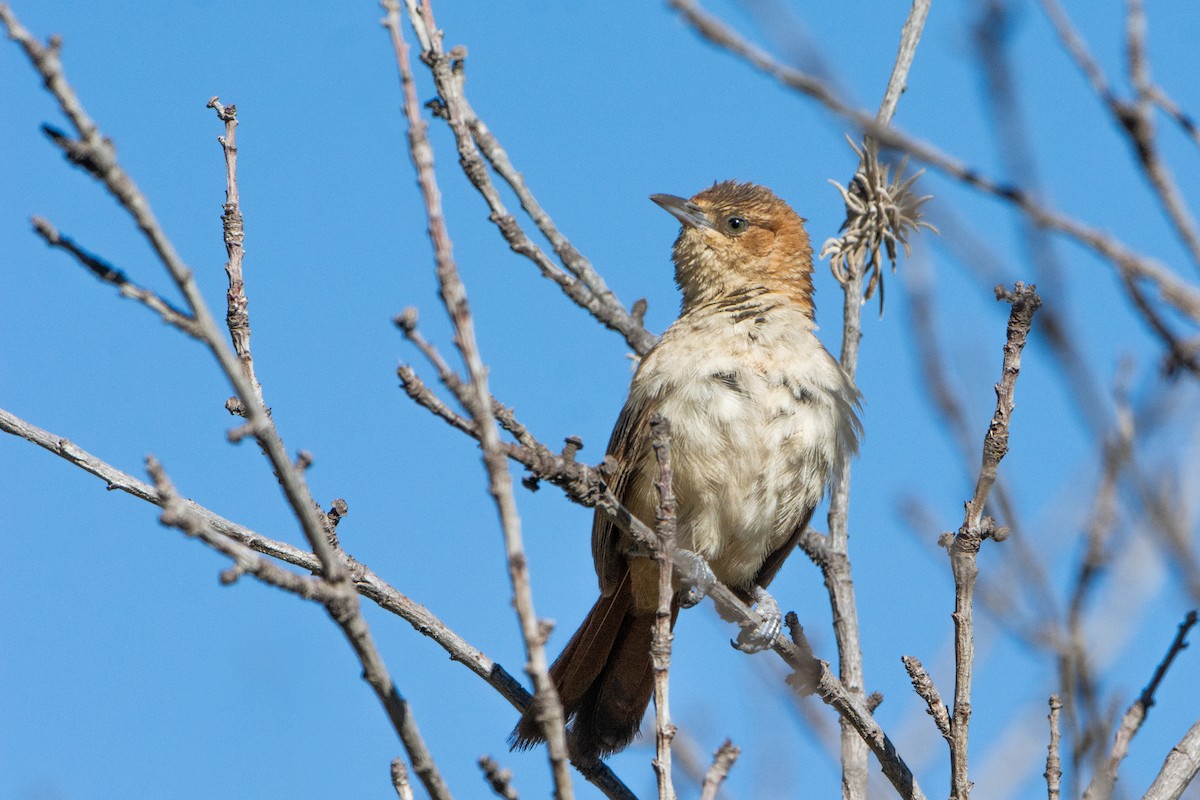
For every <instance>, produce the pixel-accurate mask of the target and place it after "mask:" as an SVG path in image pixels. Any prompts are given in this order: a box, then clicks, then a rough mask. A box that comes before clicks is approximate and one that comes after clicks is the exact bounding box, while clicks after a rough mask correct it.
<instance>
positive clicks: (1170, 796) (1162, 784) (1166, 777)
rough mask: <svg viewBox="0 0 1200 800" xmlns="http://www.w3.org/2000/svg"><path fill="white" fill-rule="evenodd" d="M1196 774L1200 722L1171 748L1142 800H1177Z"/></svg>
mask: <svg viewBox="0 0 1200 800" xmlns="http://www.w3.org/2000/svg"><path fill="white" fill-rule="evenodd" d="M1197 773H1200V722H1197V723H1196V724H1195V725H1193V726H1192V727H1191V728H1189V729H1188V732H1187V733H1185V734H1184V735H1183V739H1181V740H1180V742H1179V744H1177V745H1175V746H1174V747H1172V748H1171V752H1170V753H1168V754H1167V759H1166V761H1164V762H1163V765H1162V769H1161V770H1159V773H1158V775H1156V776H1155V778H1154V783H1152V784H1150V788H1149V789H1148V790H1146V794H1144V795H1142V800H1179V798H1180V797H1182V796H1183V792H1184V790H1185V789H1187V787H1188V786H1189V785H1191V783H1192V781H1194V780H1195V779H1196V774H1197Z"/></svg>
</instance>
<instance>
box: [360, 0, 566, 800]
mask: <svg viewBox="0 0 1200 800" xmlns="http://www.w3.org/2000/svg"><path fill="white" fill-rule="evenodd" d="M408 2H409V5H408V12H409V16H410V18H412V19H419V18H420V14H419V13H418V12H417V8H416V4H415V2H414V0H408ZM382 5H383V8H384V9H385V10H386V12H387V16H386V17H385V18H384V20H383V25H384V27H386V28H387V29H388V32H389V34H390V36H391V41H392V47H393V49H394V50H395V54H396V64H397V67H398V68H399V71H400V82H401V86H402V89H403V93H404V114H405V117H406V118H407V120H408V131H409V132H408V144H409V153H410V155H411V157H412V161H413V165H414V166H415V167H416V169H417V179H418V184H419V185H420V187H421V195H422V197H423V198H424V201H425V212H426V216H427V218H428V220H429V238H430V240H431V241H432V242H433V248H434V254H435V258H436V262H437V278H438V286H439V288H440V291H441V296H442V302H443V303H444V304H445V306H446V311H447V313H448V314H449V315H450V320H451V322H452V323H453V325H454V331H455V343H456V344H457V345H458V349H459V352H460V353H461V354H462V357H463V361H464V362H465V363H466V366H467V372H468V374H469V375H470V383H469V384H468V385H467V386H465V387H461V386H460V390H459V391H458V392H457V396H458V399H459V402H461V403H462V404H463V406H464V407H465V408H466V409H467V410H468V411H469V412H470V414H471V417H472V419H473V420H474V421H475V428H476V431H477V433H478V438H479V443H480V445H481V446H482V448H483V462H484V466H485V467H486V470H487V474H488V481H489V491H490V492H491V495H492V498H493V499H494V500H495V502H496V508H497V510H498V511H499V514H500V522H501V527H502V529H503V532H504V546H505V551H506V554H507V557H508V571H509V577H510V580H511V581H512V586H513V602H514V604H515V605H516V608H517V616H518V618H519V621H520V626H521V634H522V637H523V638H524V641H525V650H526V655H527V657H528V662H527V665H526V672H527V673H528V674H529V677H530V678H531V679H532V680H533V685H534V687H535V693H536V697H537V700H536V702H537V704H538V707H539V712H540V713H539V714H538V715H537V719H538V721H539V722H540V723H541V724H542V730H543V733H544V734H545V738H546V742H547V744H548V750H549V755H550V765H551V771H552V773H553V776H554V791H555V796H556V797H557V798H559V800H570V798H572V797H574V790H573V788H572V786H571V774H570V770H569V768H568V762H567V745H566V731H565V728H564V723H565V721H566V720H565V718H564V715H563V710H562V704H561V703H559V702H558V696H557V693H556V691H555V688H554V683H553V681H551V680H550V676H549V672H548V664H547V661H546V652H545V641H546V635H547V633H548V629H547V627H546V626H545V625H544V624H543V623H542V622H541V620H539V619H538V617H537V613H536V611H535V609H534V606H533V591H532V588H531V587H530V583H529V567H528V562H527V560H526V558H525V551H524V545H523V544H522V541H521V523H520V518H519V517H518V515H517V507H516V502H515V500H514V498H513V493H512V477H511V476H510V475H509V472H508V462H507V458H506V457H505V455H506V454H505V450H504V448H503V443H502V442H501V441H500V437H499V431H498V430H497V428H496V422H495V417H494V416H493V414H492V396H491V394H490V393H489V392H488V388H487V369H486V368H485V367H484V364H483V359H482V358H481V356H480V354H479V348H478V345H477V344H476V341H475V328H474V322H473V321H472V319H471V312H470V308H469V307H468V304H467V293H466V288H465V287H464V286H463V283H462V279H461V278H460V276H459V274H458V267H457V265H456V264H455V262H454V257H453V255H452V253H451V243H450V235H449V232H448V231H447V229H446V223H445V219H444V218H443V216H442V207H441V193H440V191H439V190H438V185H437V177H436V174H435V172H434V165H433V149H432V147H431V146H430V144H429V139H428V137H427V135H426V128H427V127H428V126H427V125H426V123H425V121H424V120H423V119H422V118H421V106H420V103H419V102H418V100H417V93H416V86H415V83H414V81H413V75H412V69H411V67H410V66H409V57H408V44H407V43H406V42H405V41H404V39H403V35H402V33H401V23H400V4H399V2H398V0H385V1H384V2H383V3H382Z"/></svg>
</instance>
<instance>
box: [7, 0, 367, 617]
mask: <svg viewBox="0 0 1200 800" xmlns="http://www.w3.org/2000/svg"><path fill="white" fill-rule="evenodd" d="M0 22H3V23H4V25H5V27H6V28H7V29H8V35H9V37H10V38H12V39H14V40H15V41H17V42H18V43H19V44H20V45H21V47H22V48H23V49H24V50H25V53H26V55H27V56H28V57H29V60H30V62H31V63H32V64H33V66H34V67H35V68H36V69H37V71H38V73H39V74H41V76H42V79H43V81H44V82H45V85H46V88H47V90H48V91H49V92H50V93H51V94H52V95H53V96H54V98H55V99H56V100H57V101H58V103H59V106H60V108H61V109H62V111H63V113H64V114H66V116H67V118H68V119H69V120H70V121H71V124H72V126H73V127H74V129H75V132H76V135H77V137H78V138H73V137H71V136H69V135H67V134H66V133H64V132H62V131H58V130H54V129H48V130H47V131H46V132H47V134H48V135H49V136H50V138H51V139H53V140H54V142H55V143H56V144H57V145H59V146H60V147H61V148H62V149H63V150H64V152H65V153H66V154H67V156H68V158H69V160H70V161H71V162H72V163H73V164H75V165H76V166H79V167H80V168H81V169H83V170H85V171H87V172H88V173H90V174H91V175H92V176H94V177H95V178H96V179H98V180H99V181H100V182H101V183H103V184H104V186H105V188H106V189H108V191H109V193H110V194H112V195H113V197H115V198H116V199H117V202H118V203H120V205H121V207H122V208H124V209H125V210H126V211H127V212H128V213H129V215H130V216H131V217H132V219H133V221H134V222H135V224H136V225H137V227H138V229H139V230H140V231H141V232H142V235H143V236H144V237H145V238H146V240H147V241H148V242H149V243H150V246H151V248H152V249H153V250H154V252H155V254H156V255H157V256H158V258H159V260H160V261H161V262H162V264H163V266H164V267H165V268H166V270H167V272H168V273H169V274H170V276H171V278H172V280H173V281H174V282H175V285H176V287H177V288H178V289H179V291H180V293H181V294H182V295H183V298H184V300H185V302H186V303H187V306H188V309H189V311H188V313H189V315H190V316H191V318H192V320H193V322H194V324H195V327H196V330H197V333H198V338H200V339H201V340H202V341H203V342H204V344H205V346H206V347H208V349H209V351H210V352H211V353H212V354H213V357H214V358H216V360H217V362H218V363H219V364H220V366H221V369H222V371H223V372H224V373H225V377H226V379H227V380H228V381H229V382H230V383H231V384H232V385H233V387H234V389H235V391H236V394H237V396H238V398H239V399H240V400H241V401H242V404H243V406H246V412H247V413H246V420H247V421H246V426H247V430H248V431H249V432H251V433H253V434H254V435H255V437H256V438H257V439H258V442H259V445H260V446H261V447H262V449H263V452H264V453H265V454H266V455H267V457H268V459H269V460H270V462H271V466H272V468H273V469H274V471H275V474H276V476H277V478H278V480H279V484H280V486H281V487H282V488H283V491H284V494H285V496H286V497H287V500H288V504H289V505H290V506H291V509H292V512H293V513H294V514H295V515H296V518H297V519H298V520H299V521H300V523H301V526H302V528H303V530H304V535H305V536H306V537H307V538H308V540H309V543H310V544H311V545H312V547H313V552H314V553H316V554H317V556H318V557H319V558H320V560H321V567H322V572H323V574H324V575H325V577H326V579H327V580H329V581H330V583H331V584H332V585H334V586H335V587H336V588H337V590H338V591H340V592H341V593H342V595H343V598H344V599H345V601H346V602H347V603H352V604H353V603H356V602H357V595H355V593H354V590H353V587H352V586H350V585H349V581H348V579H347V577H346V575H345V570H344V569H343V568H342V565H341V563H340V561H339V560H338V557H337V554H336V553H335V552H334V550H333V548H332V547H331V546H330V545H329V543H328V542H326V541H325V534H324V525H323V524H322V520H321V517H320V511H319V507H318V506H317V504H316V503H315V502H314V501H313V499H312V495H311V493H310V492H309V490H308V485H307V484H306V483H305V481H304V478H303V475H302V474H301V472H300V471H299V470H298V469H296V467H295V465H294V464H293V463H292V460H291V459H290V458H289V457H288V454H287V450H286V448H285V447H284V445H283V440H282V439H281V438H280V437H279V433H278V431H276V429H275V425H274V423H273V422H272V421H271V418H270V415H269V414H267V412H266V410H265V407H264V406H263V405H262V404H261V403H252V402H251V399H252V398H254V397H255V391H254V388H253V387H252V386H251V384H250V381H249V380H247V378H246V376H245V375H244V373H243V372H242V369H241V366H240V364H239V363H238V361H237V358H236V357H235V356H234V354H233V353H232V352H230V350H229V348H228V347H227V346H226V345H225V343H224V341H223V339H222V336H221V334H220V332H219V330H218V329H217V326H216V323H215V322H214V321H213V317H212V314H211V313H210V311H209V309H208V305H207V304H206V303H205V301H204V297H203V295H202V294H201V292H200V289H199V287H198V286H197V285H196V281H195V278H194V276H193V274H192V271H191V270H190V269H189V268H188V266H187V265H186V264H185V263H184V262H183V260H182V259H181V258H180V257H179V255H178V253H176V252H175V248H174V246H173V245H172V244H171V241H170V239H168V237H167V235H166V233H165V232H164V231H163V229H162V226H161V225H159V222H158V220H157V219H156V218H155V216H154V213H153V212H152V211H151V209H150V203H149V201H148V200H147V199H146V196H145V195H144V194H142V191H141V190H140V189H139V188H138V186H137V184H136V183H134V181H133V179H132V178H131V177H130V176H129V174H128V173H126V172H125V170H124V168H122V167H121V165H120V164H119V163H118V162H117V155H116V149H115V148H114V147H113V144H112V142H111V141H110V140H109V139H107V138H106V137H104V136H103V135H102V133H101V132H100V130H99V128H98V127H97V126H96V124H95V122H93V121H92V119H91V118H90V117H89V116H88V115H87V113H86V112H85V111H84V109H83V106H82V104H81V103H80V102H79V99H78V98H77V97H76V95H75V92H74V90H73V89H72V88H71V86H70V85H69V84H68V83H67V80H66V77H65V75H64V73H63V69H62V62H61V61H60V59H59V50H60V45H61V42H59V41H58V40H57V39H52V40H51V42H50V45H49V46H48V47H43V46H42V45H41V44H40V43H39V42H38V41H37V40H36V39H34V38H33V36H32V35H31V34H30V33H29V31H27V30H26V29H25V28H24V27H22V26H21V24H20V23H19V22H18V21H17V19H16V17H15V16H14V15H13V13H12V11H11V10H10V9H9V8H8V6H6V5H0Z"/></svg>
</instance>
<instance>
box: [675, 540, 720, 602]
mask: <svg viewBox="0 0 1200 800" xmlns="http://www.w3.org/2000/svg"><path fill="white" fill-rule="evenodd" d="M675 568H676V569H677V570H678V574H679V583H680V586H679V607H680V608H691V607H692V606H694V605H696V604H697V603H699V602H700V601H701V600H703V599H704V596H705V595H707V594H708V590H709V589H711V588H712V587H713V585H714V584H715V583H716V582H717V576H716V575H714V574H713V571H712V567H710V566H709V565H708V562H707V561H705V560H704V558H703V556H701V555H700V554H699V553H694V552H692V551H691V550H684V549H683V548H682V547H681V548H678V549H677V550H676V551H675Z"/></svg>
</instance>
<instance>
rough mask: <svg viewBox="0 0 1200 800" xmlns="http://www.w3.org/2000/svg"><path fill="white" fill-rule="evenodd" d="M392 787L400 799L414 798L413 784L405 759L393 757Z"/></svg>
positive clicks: (409, 799) (411, 799)
mask: <svg viewBox="0 0 1200 800" xmlns="http://www.w3.org/2000/svg"><path fill="white" fill-rule="evenodd" d="M392 788H393V789H395V790H396V796H397V797H399V798H400V800H413V790H412V784H411V783H409V782H408V767H406V766H405V765H404V761H403V759H399V758H394V759H392Z"/></svg>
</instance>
